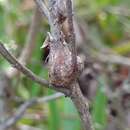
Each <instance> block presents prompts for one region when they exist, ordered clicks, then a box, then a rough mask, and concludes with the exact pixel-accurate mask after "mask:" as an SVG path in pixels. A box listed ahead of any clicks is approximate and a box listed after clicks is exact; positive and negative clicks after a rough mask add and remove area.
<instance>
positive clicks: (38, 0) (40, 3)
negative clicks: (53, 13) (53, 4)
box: [34, 0, 50, 23]
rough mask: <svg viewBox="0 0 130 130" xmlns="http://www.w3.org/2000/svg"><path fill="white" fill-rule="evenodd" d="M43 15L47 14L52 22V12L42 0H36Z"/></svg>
mask: <svg viewBox="0 0 130 130" xmlns="http://www.w3.org/2000/svg"><path fill="white" fill-rule="evenodd" d="M34 1H35V3H36V4H37V6H38V8H39V10H40V11H41V13H42V15H43V16H46V17H47V19H48V21H49V23H50V12H49V10H48V8H47V7H46V5H45V3H44V2H43V1H42V0H34Z"/></svg>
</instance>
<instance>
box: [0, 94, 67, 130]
mask: <svg viewBox="0 0 130 130" xmlns="http://www.w3.org/2000/svg"><path fill="white" fill-rule="evenodd" d="M63 96H64V94H63V93H55V94H53V95H50V96H46V97H42V98H36V99H31V100H29V101H26V102H25V103H23V104H22V105H21V106H20V107H19V108H18V109H17V111H16V112H15V114H14V115H13V116H12V117H10V118H9V119H7V120H5V121H4V122H3V123H2V124H0V130H3V129H7V128H9V127H11V126H12V125H14V124H15V123H16V122H17V121H18V120H20V119H21V118H22V116H23V115H24V113H25V111H26V110H27V108H29V107H31V106H33V105H36V104H38V103H45V102H48V101H52V100H55V99H58V98H60V97H63Z"/></svg>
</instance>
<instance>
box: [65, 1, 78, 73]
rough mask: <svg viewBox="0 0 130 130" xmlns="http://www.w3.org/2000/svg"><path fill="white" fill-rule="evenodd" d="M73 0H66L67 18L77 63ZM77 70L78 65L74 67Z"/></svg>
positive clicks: (70, 42)
mask: <svg viewBox="0 0 130 130" xmlns="http://www.w3.org/2000/svg"><path fill="white" fill-rule="evenodd" d="M72 8H73V7H72V1H71V0H66V10H67V18H68V40H69V41H68V42H69V44H70V45H71V48H70V49H71V51H72V58H73V62H74V65H76V64H77V52H76V45H75V31H74V25H73V10H72ZM74 68H75V71H76V66H75V67H74Z"/></svg>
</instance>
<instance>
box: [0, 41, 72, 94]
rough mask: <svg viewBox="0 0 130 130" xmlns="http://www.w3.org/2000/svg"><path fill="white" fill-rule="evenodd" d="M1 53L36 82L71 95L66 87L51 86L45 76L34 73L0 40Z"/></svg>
mask: <svg viewBox="0 0 130 130" xmlns="http://www.w3.org/2000/svg"><path fill="white" fill-rule="evenodd" d="M0 54H1V55H2V56H3V57H4V58H5V59H6V60H7V61H8V62H9V63H10V64H11V65H12V66H13V67H14V68H16V69H17V70H19V71H20V72H22V73H23V74H24V75H25V76H27V78H29V79H31V80H33V81H35V82H36V83H38V84H40V85H42V86H44V87H46V88H51V89H54V90H56V91H60V92H63V93H64V94H66V95H70V92H69V90H67V89H65V88H56V87H54V86H51V85H50V84H49V82H48V81H47V80H45V79H43V78H40V77H39V76H37V75H36V74H34V73H33V72H32V71H31V70H30V69H28V68H27V67H25V66H24V65H22V64H21V63H20V62H19V61H18V60H17V59H16V58H15V57H14V56H13V55H11V54H10V53H9V51H8V50H7V49H6V48H5V47H4V45H3V44H2V42H0Z"/></svg>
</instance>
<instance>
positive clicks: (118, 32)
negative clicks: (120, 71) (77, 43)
mask: <svg viewBox="0 0 130 130" xmlns="http://www.w3.org/2000/svg"><path fill="white" fill-rule="evenodd" d="M25 1H28V0H0V40H1V41H3V42H4V43H5V45H6V47H7V48H9V50H10V51H11V52H12V53H13V54H14V55H15V56H16V57H18V56H19V54H20V52H21V50H22V48H23V46H24V43H25V41H26V38H27V33H28V29H29V26H30V23H31V17H32V14H33V10H34V5H33V4H32V6H31V7H30V6H29V5H26V9H24V8H25V5H24V2H25ZM31 2H32V1H31V0H30V3H29V4H31ZM74 5H75V15H76V18H77V19H78V21H79V22H80V21H84V22H85V23H87V24H88V25H89V35H90V37H91V39H92V40H93V44H97V45H95V46H106V47H108V48H110V49H112V50H113V51H114V52H115V53H119V54H122V55H127V54H128V53H129V52H130V44H129V42H130V41H129V33H130V32H129V30H130V24H129V23H130V9H129V6H130V0H91V1H90V0H75V4H74ZM122 8H123V9H124V10H127V11H124V12H126V14H125V13H122V11H117V10H121V9H122ZM48 30H49V28H48V25H47V23H46V21H45V20H43V21H42V27H41V28H40V31H39V34H38V37H37V42H36V48H35V50H34V52H33V55H32V59H31V62H30V63H29V64H28V65H27V66H28V67H29V68H30V69H31V70H32V71H33V72H35V73H36V74H37V75H39V76H41V77H44V78H46V79H47V78H48V74H47V68H46V67H44V66H43V61H42V57H43V53H44V52H43V50H40V47H41V45H42V42H43V41H44V38H45V36H46V32H47V31H48ZM96 49H97V50H98V51H100V49H99V48H96ZM9 66H10V65H9V64H8V63H7V62H6V61H5V60H4V59H3V58H2V57H0V69H1V70H7V69H8V67H9ZM12 84H13V89H14V91H15V94H16V96H18V97H19V98H21V99H23V100H27V99H30V98H32V97H41V96H45V95H50V94H52V93H54V92H53V91H52V90H48V89H45V88H41V87H39V85H37V84H36V83H34V82H33V81H30V80H28V79H27V78H26V77H24V76H23V75H20V76H19V78H16V79H13V81H12ZM98 86H99V89H98V91H97V93H96V96H95V98H94V101H93V102H92V108H93V109H92V117H93V122H94V124H95V127H96V130H102V129H104V128H105V126H106V125H107V113H106V107H107V97H106V96H105V94H104V93H103V88H104V87H105V79H104V78H103V77H100V78H99V85H98ZM16 106H17V103H16ZM27 113H28V114H30V115H31V114H32V115H34V116H35V117H36V116H37V115H40V116H41V118H40V119H39V118H38V119H35V118H34V119H31V118H27V117H26V116H25V117H23V118H22V119H21V120H20V121H19V122H18V123H17V124H18V125H22V124H26V125H31V126H36V127H39V128H42V129H44V130H79V129H81V123H80V120H79V117H78V114H77V112H76V110H75V108H74V106H73V104H72V102H71V101H70V100H69V99H68V98H61V99H58V100H55V101H51V102H49V103H46V104H43V105H42V104H39V105H38V106H34V107H32V108H30V109H29V110H28V111H27ZM42 116H43V117H42Z"/></svg>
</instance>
